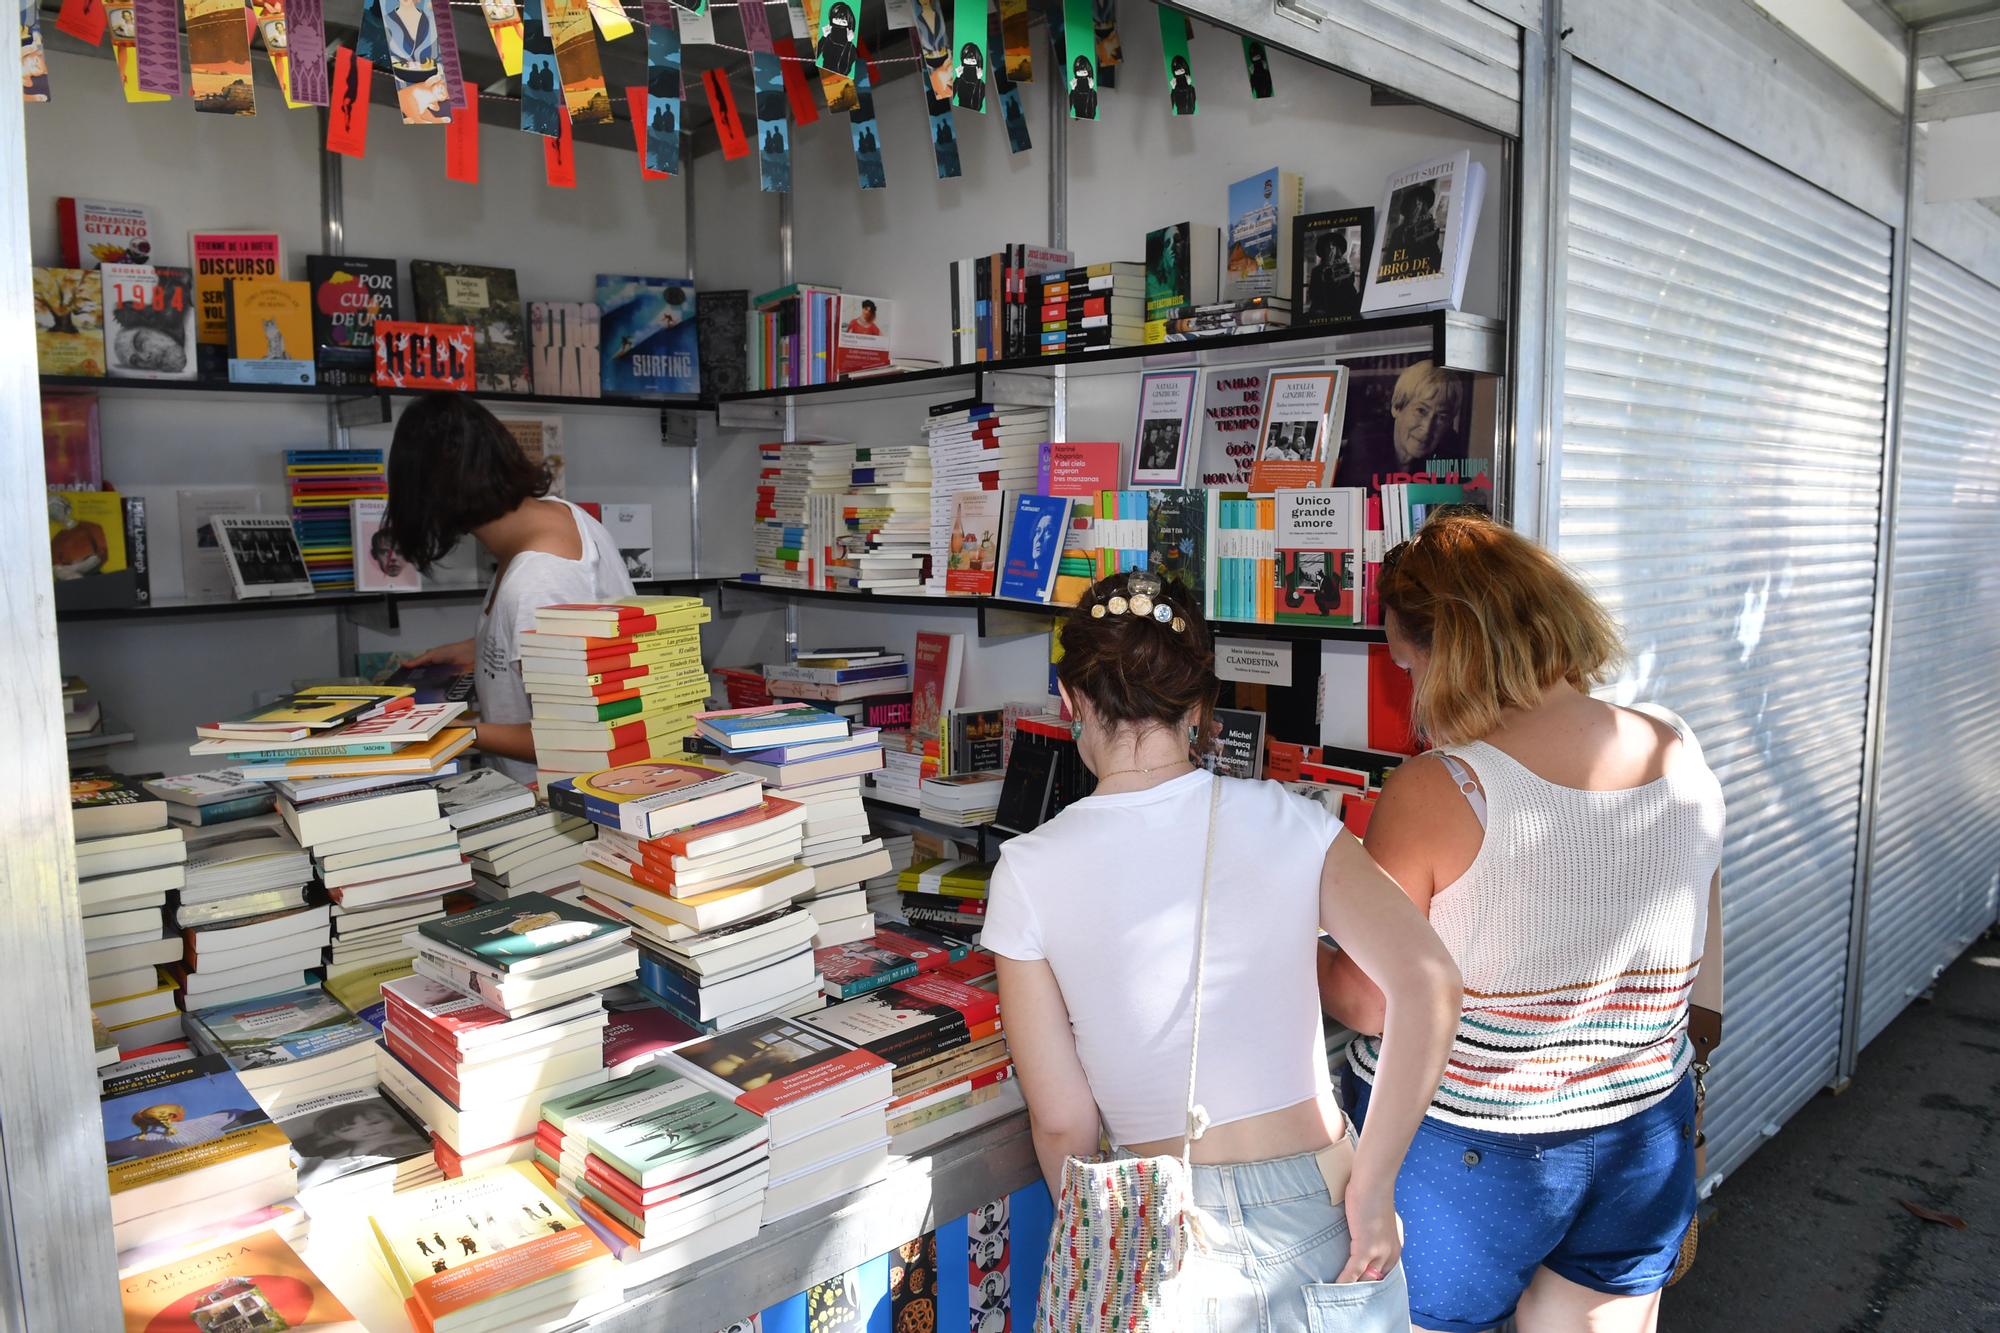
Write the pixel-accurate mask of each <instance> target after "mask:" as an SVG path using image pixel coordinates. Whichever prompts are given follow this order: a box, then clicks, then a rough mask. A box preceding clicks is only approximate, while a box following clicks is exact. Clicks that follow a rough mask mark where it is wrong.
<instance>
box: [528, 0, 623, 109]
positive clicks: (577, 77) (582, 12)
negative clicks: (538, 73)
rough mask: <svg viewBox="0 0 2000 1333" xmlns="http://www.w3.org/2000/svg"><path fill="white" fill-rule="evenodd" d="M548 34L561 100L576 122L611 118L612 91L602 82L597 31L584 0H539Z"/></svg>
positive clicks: (602, 74)
mask: <svg viewBox="0 0 2000 1333" xmlns="http://www.w3.org/2000/svg"><path fill="white" fill-rule="evenodd" d="M542 12H543V14H545V15H546V16H547V20H548V24H549V37H550V40H552V41H553V42H554V43H555V47H556V70H557V72H558V73H559V74H560V75H561V76H562V85H563V102H564V104H565V105H566V106H567V107H568V108H569V118H570V120H571V121H572V122H573V123H575V124H578V125H605V124H609V123H610V121H611V92H610V90H609V89H608V88H607V87H606V86H605V83H604V65H603V62H602V61H601V60H600V58H599V57H598V54H597V33H596V32H595V31H594V30H593V29H592V27H591V20H590V6H589V4H588V3H587V2H586V0H542Z"/></svg>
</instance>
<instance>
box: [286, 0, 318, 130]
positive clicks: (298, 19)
mask: <svg viewBox="0 0 2000 1333" xmlns="http://www.w3.org/2000/svg"><path fill="white" fill-rule="evenodd" d="M285 50H286V52H287V53H288V54H289V56H290V57H291V58H290V59H289V60H288V61H287V62H286V64H287V65H288V66H289V67H290V70H291V92H292V100H293V101H294V102H297V103H299V104H300V105H302V106H325V105H326V100H327V87H326V15H325V11H324V9H323V8H322V6H321V3H320V0H286V3H285Z"/></svg>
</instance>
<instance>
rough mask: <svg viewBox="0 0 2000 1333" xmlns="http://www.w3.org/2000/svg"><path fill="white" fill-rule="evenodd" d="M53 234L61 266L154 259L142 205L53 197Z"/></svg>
mask: <svg viewBox="0 0 2000 1333" xmlns="http://www.w3.org/2000/svg"><path fill="white" fill-rule="evenodd" d="M115 35H116V34H114V36H115ZM56 237H57V240H58V242H59V243H60V245H61V246H62V261H63V267H64V268H81V269H93V268H96V267H98V266H99V265H100V264H150V263H152V262H153V216H152V214H151V212H149V211H148V210H147V208H146V206H145V205H144V204H114V203H111V202H109V201H107V200H103V199H79V198H75V197H73V196H70V195H63V196H62V197H61V198H59V199H57V200H56Z"/></svg>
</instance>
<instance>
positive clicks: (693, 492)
mask: <svg viewBox="0 0 2000 1333" xmlns="http://www.w3.org/2000/svg"><path fill="white" fill-rule="evenodd" d="M694 167H695V157H694V154H693V153H692V152H690V153H687V154H684V155H683V156H682V158H681V248H682V249H683V250H684V251H685V252H686V254H687V264H686V269H687V272H688V276H689V277H694V276H695V275H697V274H698V273H700V272H701V270H700V269H698V268H696V267H695V207H694ZM700 300H701V298H700V296H699V295H697V296H696V298H695V301H696V308H697V309H699V306H700ZM704 415H705V414H703V413H700V412H696V413H695V414H694V416H693V427H692V429H693V431H694V443H693V444H692V445H690V446H688V451H687V468H688V573H689V574H691V575H692V576H693V577H695V578H700V577H701V426H702V420H703V417H704Z"/></svg>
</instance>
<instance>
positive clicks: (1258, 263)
mask: <svg viewBox="0 0 2000 1333" xmlns="http://www.w3.org/2000/svg"><path fill="white" fill-rule="evenodd" d="M1304 210H1305V183H1304V181H1303V180H1301V179H1300V177H1298V176H1297V175H1295V174H1294V173H1292V172H1289V171H1280V170H1279V169H1278V168H1276V167H1272V168H1270V169H1268V170H1266V171H1260V172H1258V173H1257V174H1256V175H1254V176H1248V177H1245V178H1244V179H1242V180H1240V181H1236V182H1234V183H1233V184H1231V185H1230V187H1229V231H1228V234H1227V236H1226V237H1225V238H1224V244H1225V246H1226V247H1227V248H1226V250H1225V252H1224V255H1223V272H1222V299H1223V300H1225V301H1241V300H1243V299H1245V298H1247V297H1252V296H1283V295H1285V294H1286V292H1287V291H1289V290H1290V287H1291V271H1292V219H1293V218H1294V217H1295V216H1296V215H1298V214H1299V213H1301V212H1303V211H1304Z"/></svg>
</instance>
